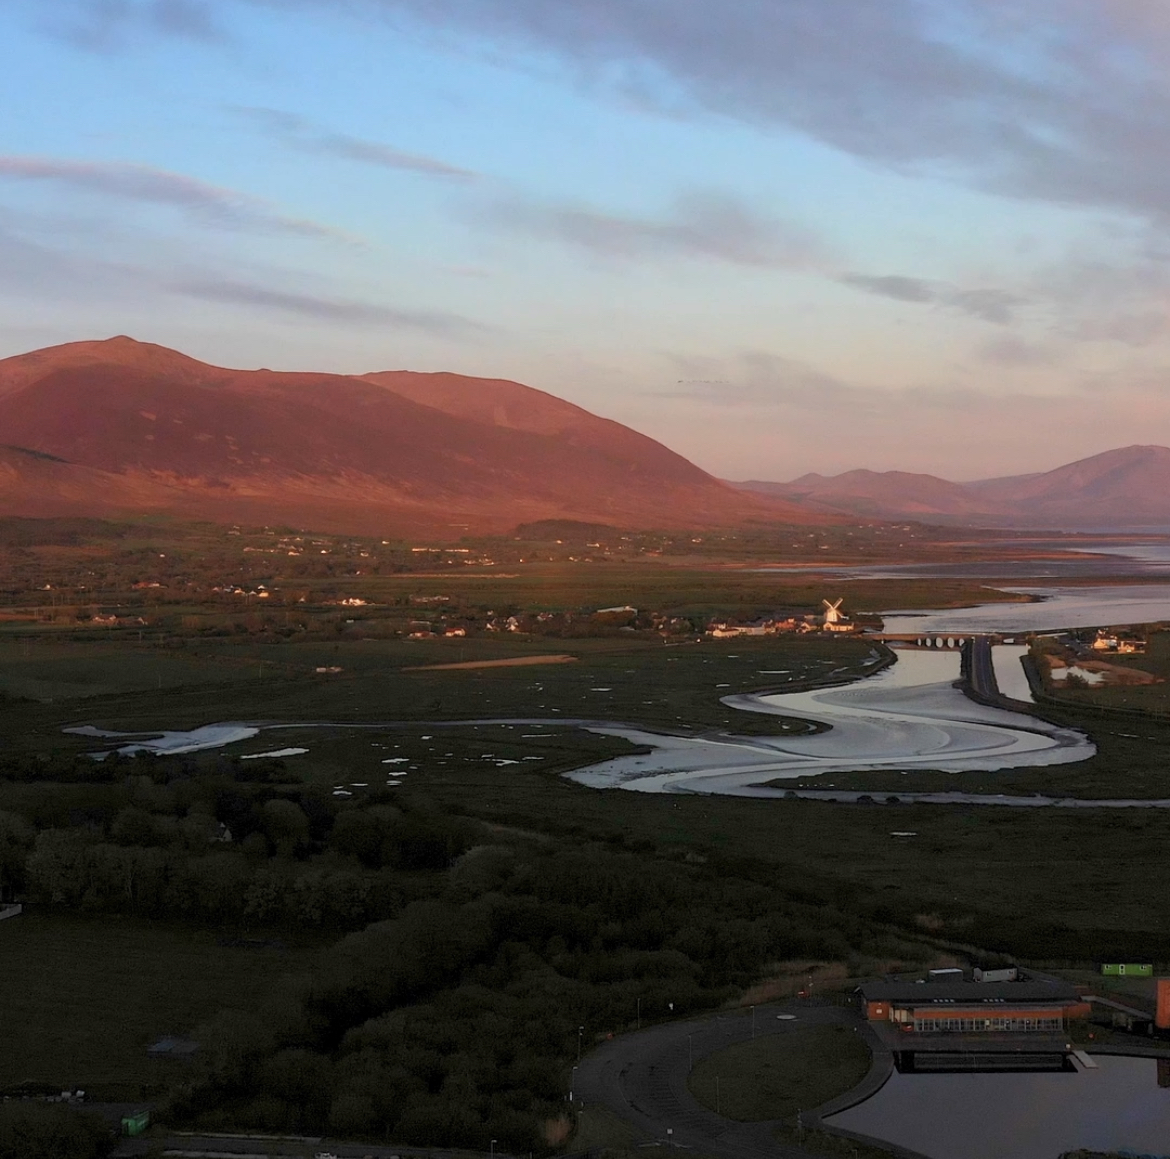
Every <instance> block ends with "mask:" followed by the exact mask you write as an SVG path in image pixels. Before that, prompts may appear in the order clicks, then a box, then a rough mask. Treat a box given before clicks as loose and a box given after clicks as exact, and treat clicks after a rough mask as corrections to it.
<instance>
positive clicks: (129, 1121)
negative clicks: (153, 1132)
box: [122, 1111, 150, 1135]
mask: <svg viewBox="0 0 1170 1159" xmlns="http://www.w3.org/2000/svg"><path fill="white" fill-rule="evenodd" d="M149 1126H150V1112H149V1111H139V1112H138V1114H136V1115H126V1116H124V1117H123V1119H122V1134H123V1135H141V1134H142V1132H143V1131H145V1130H146V1128H147V1127H149Z"/></svg>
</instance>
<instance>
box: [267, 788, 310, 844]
mask: <svg viewBox="0 0 1170 1159" xmlns="http://www.w3.org/2000/svg"><path fill="white" fill-rule="evenodd" d="M261 824H262V825H263V828H264V833H265V836H266V837H267V838H268V840H269V841H270V842H271V843H272V846H273V848H274V849H275V850H276V852H277V854H279V855H280V856H281V857H294V856H295V855H296V854H297V853H300V852H301V851H303V850H304V849H305V847H306V846H307V845H308V843H309V818H308V817H306V816H305V811H304V810H303V809H302V808H301V807H300V806H299V805H297V804H296V803H294V802H293V801H282V800H274V801H265V802H264V808H263V809H262V810H261Z"/></svg>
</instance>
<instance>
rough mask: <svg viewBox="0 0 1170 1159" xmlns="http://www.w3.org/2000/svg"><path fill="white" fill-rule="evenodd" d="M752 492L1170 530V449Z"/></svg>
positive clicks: (904, 515)
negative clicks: (979, 474)
mask: <svg viewBox="0 0 1170 1159" xmlns="http://www.w3.org/2000/svg"><path fill="white" fill-rule="evenodd" d="M738 486H740V487H743V488H745V489H747V490H752V491H756V492H758V493H762V494H767V495H771V496H774V497H776V498H779V499H784V500H787V501H789V502H799V503H804V504H807V505H809V506H810V507H815V509H816V510H819V511H822V512H826V513H829V512H833V513H837V514H848V515H853V516H859V515H860V516H869V517H872V518H882V519H921V520H925V521H927V522H931V521H934V522H940V523H944V522H945V523H966V524H971V525H975V526H981V527H997V526H998V527H1020V528H1028V527H1033V528H1051V529H1054V530H1069V531H1115V530H1116V531H1121V530H1128V529H1138V528H1146V529H1149V528H1170V448H1167V447H1158V446H1133V447H1122V448H1119V449H1117V450H1113V451H1105V452H1103V453H1101V454H1099V455H1092V456H1090V457H1089V458H1087V459H1080V460H1078V461H1077V462H1075V463H1069V464H1067V465H1065V466H1063V467H1057V468H1055V469H1054V470H1051V471H1044V472H1040V473H1036V474H1029V475H1013V476H1007V477H1004V478H997V479H984V480H980V481H977V482H973V483H951V482H948V481H947V480H946V479H939V478H937V477H936V476H933V475H912V474H907V473H906V472H903V471H883V472H877V471H847V472H845V473H844V474H842V475H835V476H829V477H826V476H823V475H804V476H802V477H801V478H799V479H794V480H792V482H790V483H765V482H755V481H751V482H747V483H741V484H738Z"/></svg>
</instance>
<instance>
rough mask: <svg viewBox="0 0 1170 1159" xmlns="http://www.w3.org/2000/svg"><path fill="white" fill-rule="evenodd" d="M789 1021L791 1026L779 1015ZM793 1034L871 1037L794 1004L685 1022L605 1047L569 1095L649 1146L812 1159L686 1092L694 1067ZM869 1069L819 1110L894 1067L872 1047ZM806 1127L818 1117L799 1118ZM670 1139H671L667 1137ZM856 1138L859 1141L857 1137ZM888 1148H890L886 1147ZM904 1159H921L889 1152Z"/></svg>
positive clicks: (761, 1127) (729, 1157)
mask: <svg viewBox="0 0 1170 1159" xmlns="http://www.w3.org/2000/svg"><path fill="white" fill-rule="evenodd" d="M781 1014H792V1015H795V1016H796V1017H795V1019H794V1020H788V1019H781V1018H778V1017H777V1016H778V1015H781ZM753 1022H754V1034H755V1037H757V1038H758V1037H761V1036H763V1035H774V1034H785V1033H791V1032H792V1031H793V1030H796V1029H798V1028H801V1027H806V1026H809V1025H817V1026H826V1025H840V1026H850V1027H854V1028H856V1029H857V1032H858V1033H863V1034H866V1036H867V1039H868V1037H869V1034H868V1028H867V1027H865V1026H864V1025H863V1024H861V1025H859V1023H858V1021H857V1019H856V1018H855V1016H854V1015H853V1014H852V1013H851V1012H849V1011H846V1010H843V1009H841V1008H840V1007H836V1006H815V1005H808V1004H792V1005H785V1006H757V1007H756V1009H755V1014H754V1018H753V1015H752V1013H751V1012H750V1011H746V1010H745V1011H735V1012H730V1013H724V1014H720V1015H717V1016H714V1017H710V1018H702V1019H694V1020H691V1021H689V1022H673V1023H668V1024H666V1025H663V1026H654V1027H650V1028H649V1029H647V1030H643V1031H640V1032H638V1033H636V1034H627V1035H622V1036H621V1037H620V1038H615V1039H613V1040H612V1041H611V1042H607V1043H606V1044H605V1045H604V1046H602V1047H601V1048H600V1049H599V1050H596V1051H594V1052H593V1053H592V1054H590V1055H589V1056H587V1057H586V1058H585V1059H584V1060H582V1062H581V1065H580V1066H579V1067H578V1068H577V1071H576V1074H575V1083H574V1085H575V1089H574V1092H573V1095H574V1100H575V1102H576V1106H577V1109H578V1111H579V1113H582V1114H584V1115H585V1116H588V1114H589V1109H590V1107H603V1108H605V1109H606V1110H607V1111H610V1112H612V1113H613V1114H615V1115H617V1116H618V1117H620V1118H622V1119H624V1120H625V1121H626V1122H627V1123H629V1124H630V1125H631V1126H633V1127H634V1128H635V1129H636V1130H637V1131H638V1132H639V1133H640V1134H641V1135H643V1136H644V1137H645V1138H646V1139H647V1140H658V1141H659V1142H670V1143H673V1144H675V1145H676V1146H681V1147H687V1148H692V1149H694V1150H696V1151H699V1152H702V1153H703V1154H706V1155H712V1156H719V1157H720V1159H816V1157H815V1156H813V1155H812V1154H811V1153H810V1152H808V1151H805V1150H804V1149H802V1148H800V1147H795V1146H786V1145H781V1144H780V1143H777V1142H776V1140H775V1138H774V1137H773V1131H774V1130H775V1128H776V1126H777V1123H776V1122H765V1123H738V1122H736V1121H735V1120H733V1119H726V1118H723V1117H722V1116H720V1115H717V1114H715V1112H714V1111H710V1110H708V1109H707V1108H706V1107H704V1106H703V1105H702V1104H701V1103H699V1102H698V1101H697V1100H696V1099H695V1098H694V1097H693V1096H692V1095H691V1093H690V1091H689V1090H688V1089H687V1075H688V1073H689V1071H690V1069H691V1066H692V1065H693V1064H694V1063H697V1062H698V1061H699V1060H700V1059H703V1058H706V1057H707V1056H708V1055H710V1054H714V1053H716V1052H717V1051H719V1050H722V1049H724V1048H725V1047H728V1046H731V1045H734V1044H735V1043H738V1042H746V1041H748V1040H749V1039H751V1038H752V1036H753ZM871 1046H874V1047H876V1049H875V1056H874V1057H875V1064H874V1067H873V1068H872V1069H871V1071H870V1073H869V1074H868V1075H867V1076H866V1079H865V1081H864V1082H863V1083H862V1084H861V1086H860V1087H858V1088H856V1090H855V1091H854V1092H850V1094H849V1096H846V1097H842V1098H840V1099H836V1100H834V1101H833V1103H832V1104H830V1105H829V1106H827V1107H826V1108H825V1110H826V1112H828V1111H830V1110H831V1111H833V1112H836V1111H842V1110H844V1109H845V1108H846V1107H848V1106H853V1105H854V1104H856V1103H858V1102H860V1101H861V1099H862V1098H866V1097H868V1096H869V1095H871V1094H873V1093H874V1092H876V1091H877V1090H878V1089H879V1088H880V1087H881V1086H882V1084H883V1083H884V1082H885V1081H886V1079H887V1078H888V1077H889V1074H890V1070H891V1069H892V1065H893V1064H892V1059H891V1058H890V1057H889V1055H888V1053H887V1052H885V1051H884V1050H883V1049H882V1048H881V1047H880V1046H878V1045H876V1043H873V1044H871ZM805 1122H806V1125H808V1126H813V1125H816V1124H817V1123H818V1122H819V1117H818V1116H817V1115H815V1114H813V1113H812V1112H811V1110H810V1113H809V1114H808V1115H806V1116H805ZM668 1132H669V1133H668ZM857 1138H861V1136H857ZM886 1146H887V1147H889V1145H888V1144H886ZM890 1150H891V1154H894V1155H899V1156H901V1157H902V1159H925V1157H924V1156H921V1155H917V1154H916V1153H913V1152H910V1151H898V1150H894V1149H893V1148H891V1149H890Z"/></svg>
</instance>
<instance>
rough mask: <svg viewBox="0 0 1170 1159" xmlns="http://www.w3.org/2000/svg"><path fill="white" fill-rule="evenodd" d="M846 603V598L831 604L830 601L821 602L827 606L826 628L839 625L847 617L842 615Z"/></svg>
mask: <svg viewBox="0 0 1170 1159" xmlns="http://www.w3.org/2000/svg"><path fill="white" fill-rule="evenodd" d="M844 602H845V599H844V597H842V598H841V599H839V600H834V601H833V602H832V603H830V602H829V601H828V600H821V603H822V604H824V605H825V627H826V628H827V627H829V625H830V624H839V623H840V622H841V621H842V620H843V619H844V618H845V617H844V616H843V615H841V605H842V604H843V603H844Z"/></svg>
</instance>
